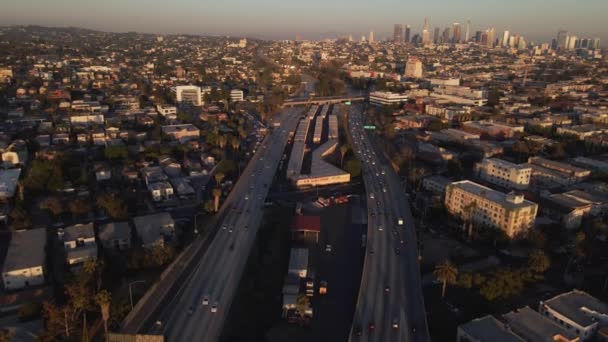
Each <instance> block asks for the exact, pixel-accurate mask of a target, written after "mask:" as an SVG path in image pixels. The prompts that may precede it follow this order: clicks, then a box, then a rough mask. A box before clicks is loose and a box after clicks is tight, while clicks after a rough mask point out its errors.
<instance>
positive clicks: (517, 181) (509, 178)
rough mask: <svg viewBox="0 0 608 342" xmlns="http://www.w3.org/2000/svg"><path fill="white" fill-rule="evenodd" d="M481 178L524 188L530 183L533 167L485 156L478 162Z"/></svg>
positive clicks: (518, 188)
mask: <svg viewBox="0 0 608 342" xmlns="http://www.w3.org/2000/svg"><path fill="white" fill-rule="evenodd" d="M477 170H478V172H479V178H481V179H483V180H485V181H487V182H490V183H492V184H495V185H498V186H501V187H504V188H509V189H517V190H523V189H526V188H528V186H529V185H530V176H531V175H532V168H531V167H530V166H528V165H525V164H522V165H519V164H514V163H511V162H508V161H506V160H502V159H498V158H484V159H483V160H482V161H481V162H480V163H478V164H477Z"/></svg>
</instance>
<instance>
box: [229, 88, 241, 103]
mask: <svg viewBox="0 0 608 342" xmlns="http://www.w3.org/2000/svg"><path fill="white" fill-rule="evenodd" d="M244 100H245V96H244V94H243V91H242V90H240V89H232V90H231V91H230V101H232V102H240V101H244Z"/></svg>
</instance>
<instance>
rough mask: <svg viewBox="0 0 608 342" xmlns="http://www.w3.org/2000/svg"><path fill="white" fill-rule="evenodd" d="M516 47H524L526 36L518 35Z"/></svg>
mask: <svg viewBox="0 0 608 342" xmlns="http://www.w3.org/2000/svg"><path fill="white" fill-rule="evenodd" d="M517 49H518V50H525V49H526V38H524V37H523V36H521V37H519V41H518V42H517Z"/></svg>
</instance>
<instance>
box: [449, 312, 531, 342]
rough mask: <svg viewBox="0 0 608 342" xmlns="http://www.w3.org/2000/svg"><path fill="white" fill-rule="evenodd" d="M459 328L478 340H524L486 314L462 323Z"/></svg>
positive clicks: (513, 341)
mask: <svg viewBox="0 0 608 342" xmlns="http://www.w3.org/2000/svg"><path fill="white" fill-rule="evenodd" d="M459 329H461V330H462V331H464V332H465V333H466V334H467V335H469V336H471V337H473V338H475V339H477V340H478V341H484V342H485V341H491V342H524V340H523V339H522V338H520V337H519V336H517V335H515V334H514V333H512V332H511V331H510V330H509V328H508V327H506V326H505V325H504V324H502V323H501V322H500V321H499V320H497V319H496V318H494V317H492V316H490V315H487V316H484V317H481V318H477V319H474V320H472V321H470V322H467V323H465V324H462V325H460V326H459Z"/></svg>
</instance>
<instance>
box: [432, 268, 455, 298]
mask: <svg viewBox="0 0 608 342" xmlns="http://www.w3.org/2000/svg"><path fill="white" fill-rule="evenodd" d="M433 274H434V275H435V277H437V279H438V280H439V281H441V282H442V283H443V284H442V286H441V298H443V297H445V289H446V287H447V284H448V283H450V284H453V283H455V282H456V279H457V278H458V269H457V268H456V266H455V265H454V264H452V263H451V262H450V261H449V260H447V259H446V260H444V261H443V262H442V263H440V264H438V265H437V266H435V271H434V272H433Z"/></svg>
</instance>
